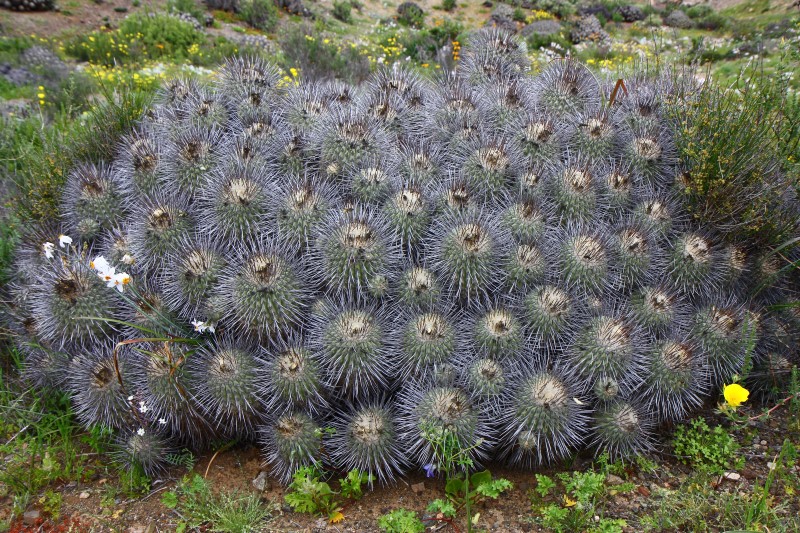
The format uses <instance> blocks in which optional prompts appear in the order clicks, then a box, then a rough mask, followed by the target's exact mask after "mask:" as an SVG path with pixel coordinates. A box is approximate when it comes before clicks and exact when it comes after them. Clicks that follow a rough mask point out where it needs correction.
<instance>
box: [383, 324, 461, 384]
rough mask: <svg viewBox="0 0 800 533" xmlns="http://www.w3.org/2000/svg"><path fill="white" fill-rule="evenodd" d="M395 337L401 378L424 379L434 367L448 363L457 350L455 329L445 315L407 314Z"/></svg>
mask: <svg viewBox="0 0 800 533" xmlns="http://www.w3.org/2000/svg"><path fill="white" fill-rule="evenodd" d="M395 335H396V337H397V339H398V343H399V346H397V350H398V356H399V361H398V364H399V367H400V368H399V375H400V376H403V379H407V378H408V377H413V378H423V377H425V376H427V375H428V374H429V373H430V372H432V371H434V370H435V367H439V366H443V365H446V364H448V363H450V362H451V361H452V360H453V358H454V357H455V355H456V352H457V349H458V342H457V336H456V327H455V324H454V323H453V317H452V315H451V314H449V313H447V312H440V311H436V310H429V311H424V312H423V311H421V312H418V313H410V314H408V315H407V316H406V317H404V318H403V319H402V320H401V326H400V329H399V330H398V331H397V333H396V334H395Z"/></svg>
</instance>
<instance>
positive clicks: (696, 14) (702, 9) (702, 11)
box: [686, 4, 716, 19]
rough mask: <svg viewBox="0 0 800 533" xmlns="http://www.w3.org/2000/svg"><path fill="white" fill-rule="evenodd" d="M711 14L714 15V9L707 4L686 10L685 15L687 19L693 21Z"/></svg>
mask: <svg viewBox="0 0 800 533" xmlns="http://www.w3.org/2000/svg"><path fill="white" fill-rule="evenodd" d="M713 13H716V12H715V11H714V8H713V7H711V6H709V5H707V4H698V5H696V6H692V7H690V8H689V9H687V10H686V14H687V15H689V18H693V19H701V18H703V17H707V16H708V15H711V14H713Z"/></svg>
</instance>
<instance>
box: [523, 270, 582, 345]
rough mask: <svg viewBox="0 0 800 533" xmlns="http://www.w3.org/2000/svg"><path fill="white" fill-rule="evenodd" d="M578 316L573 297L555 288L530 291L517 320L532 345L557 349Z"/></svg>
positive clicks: (559, 288) (543, 287)
mask: <svg viewBox="0 0 800 533" xmlns="http://www.w3.org/2000/svg"><path fill="white" fill-rule="evenodd" d="M581 315H582V313H581V312H580V309H579V308H578V305H577V300H576V299H575V298H574V296H573V295H572V294H571V293H570V292H568V291H566V290H564V289H563V288H561V287H558V286H556V285H539V286H536V287H533V288H532V289H531V290H530V291H529V292H528V294H527V295H525V297H524V298H523V300H522V302H521V316H522V320H523V323H524V324H525V326H526V327H527V329H528V332H529V335H531V337H532V340H533V341H534V344H535V345H537V346H539V347H542V346H549V347H551V348H554V347H556V346H557V345H560V344H561V342H560V340H559V339H562V340H563V339H564V338H565V337H564V335H566V334H567V333H568V332H569V331H570V329H571V328H572V326H573V324H574V323H575V322H576V319H577V318H579V317H580V316H581Z"/></svg>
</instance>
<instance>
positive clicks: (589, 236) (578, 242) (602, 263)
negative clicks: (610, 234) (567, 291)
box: [549, 226, 611, 291]
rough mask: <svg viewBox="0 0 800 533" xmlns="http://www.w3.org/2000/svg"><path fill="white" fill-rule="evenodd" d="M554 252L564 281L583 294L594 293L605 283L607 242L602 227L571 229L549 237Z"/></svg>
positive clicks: (606, 279) (608, 268)
mask: <svg viewBox="0 0 800 533" xmlns="http://www.w3.org/2000/svg"><path fill="white" fill-rule="evenodd" d="M549 238H550V239H551V242H552V243H553V244H552V246H551V248H552V249H556V250H557V251H558V261H559V267H560V270H561V272H562V274H561V276H562V277H563V280H564V282H565V283H566V284H567V285H568V286H570V287H577V288H579V289H582V290H585V291H598V290H600V289H602V288H603V287H604V286H605V285H606V284H607V283H608V276H609V271H610V269H611V258H610V257H609V246H608V239H607V236H606V235H605V233H604V232H603V231H602V228H597V229H595V228H592V227H590V226H572V227H567V228H564V229H556V230H555V231H553V232H552V233H551V235H550V236H549Z"/></svg>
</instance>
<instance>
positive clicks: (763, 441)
mask: <svg viewBox="0 0 800 533" xmlns="http://www.w3.org/2000/svg"><path fill="white" fill-rule="evenodd" d="M759 444H760V445H762V446H766V445H767V441H765V440H762V441H761V442H759Z"/></svg>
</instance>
